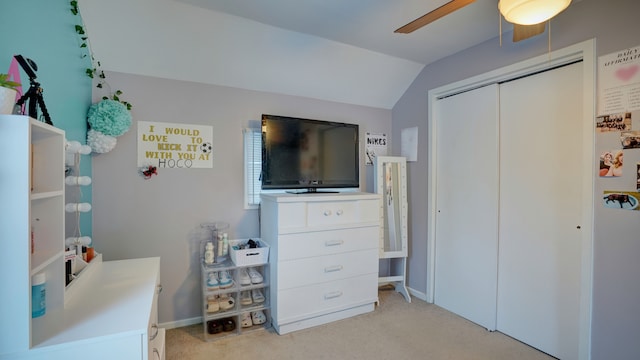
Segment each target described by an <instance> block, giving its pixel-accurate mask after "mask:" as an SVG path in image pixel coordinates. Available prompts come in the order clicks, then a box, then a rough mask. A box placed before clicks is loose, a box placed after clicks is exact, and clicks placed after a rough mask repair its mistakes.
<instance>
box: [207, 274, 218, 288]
mask: <svg viewBox="0 0 640 360" xmlns="http://www.w3.org/2000/svg"><path fill="white" fill-rule="evenodd" d="M219 285H220V284H219V283H218V274H216V273H215V271H213V272H210V273H209V274H207V289H209V290H217V289H218V288H219Z"/></svg>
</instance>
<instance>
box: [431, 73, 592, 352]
mask: <svg viewBox="0 0 640 360" xmlns="http://www.w3.org/2000/svg"><path fill="white" fill-rule="evenodd" d="M582 66H583V65H582V63H581V62H580V63H575V64H572V65H568V66H564V67H561V68H557V69H554V70H550V71H545V72H542V73H539V74H536V75H531V76H527V77H524V78H521V79H517V80H514V81H511V82H507V83H504V84H501V86H500V134H501V135H500V205H499V208H500V227H499V234H500V239H499V257H498V258H499V260H498V261H499V265H498V269H499V271H498V317H497V329H498V330H499V331H501V332H503V333H505V334H508V335H510V336H512V337H514V338H516V339H519V340H521V341H523V342H525V343H527V344H529V345H531V346H533V347H535V348H538V349H540V350H542V351H544V352H546V353H549V354H551V355H553V356H555V357H558V358H561V359H565V360H566V359H576V358H577V356H578V344H579V324H580V319H579V307H580V306H579V304H580V281H581V273H580V270H581V262H580V261H581V256H582V249H581V234H580V231H581V230H579V225H580V223H581V221H582V220H581V219H582V211H583V210H582V209H583V208H584V207H583V205H582V195H581V194H582V192H581V191H582V181H586V180H585V179H582V177H581V174H582V173H581V169H582V166H583V157H582V150H583V144H582V139H583V136H582V131H583V128H582V122H583V120H582V119H583V117H582V109H583V106H582V99H583V90H582ZM439 245H440V239H438V246H439Z"/></svg>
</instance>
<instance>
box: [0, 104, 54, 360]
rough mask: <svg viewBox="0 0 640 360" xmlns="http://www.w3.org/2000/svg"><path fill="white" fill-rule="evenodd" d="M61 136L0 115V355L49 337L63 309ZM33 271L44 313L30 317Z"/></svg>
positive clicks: (22, 119) (18, 118)
mask: <svg viewBox="0 0 640 360" xmlns="http://www.w3.org/2000/svg"><path fill="white" fill-rule="evenodd" d="M64 136H65V134H64V131H62V130H60V129H57V128H55V127H53V126H49V125H46V124H45V123H42V122H39V121H37V120H34V119H31V118H29V117H27V116H18V115H1V116H0V153H2V154H3V158H4V164H3V165H2V166H0V179H1V180H0V182H1V183H2V185H1V186H0V199H2V216H0V228H1V229H2V236H1V238H2V252H0V287H1V288H2V289H3V294H4V295H3V296H2V306H0V319H2V321H0V354H6V353H12V352H21V351H26V350H28V349H29V348H31V347H32V346H38V345H39V344H40V343H42V342H43V341H44V340H45V339H47V338H48V337H50V336H52V334H54V333H55V331H56V327H57V324H56V323H55V322H54V321H53V320H52V319H53V316H52V314H56V313H58V312H60V311H62V309H63V307H64V288H65V283H64V146H65V137H64ZM32 230H33V248H32V247H31V245H30V244H31V241H32V240H31V232H32ZM32 250H33V251H32ZM38 273H44V274H45V276H46V285H45V290H46V314H45V315H44V316H41V317H38V318H34V319H32V318H31V278H32V276H33V275H35V274H38Z"/></svg>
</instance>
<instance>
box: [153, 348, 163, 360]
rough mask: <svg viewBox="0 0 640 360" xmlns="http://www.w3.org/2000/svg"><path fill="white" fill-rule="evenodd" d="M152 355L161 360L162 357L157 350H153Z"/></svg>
mask: <svg viewBox="0 0 640 360" xmlns="http://www.w3.org/2000/svg"><path fill="white" fill-rule="evenodd" d="M153 353H154V354H156V356H157V357H158V360H160V359H162V356H160V351H158V349H156V348H153Z"/></svg>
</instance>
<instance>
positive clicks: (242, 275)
mask: <svg viewBox="0 0 640 360" xmlns="http://www.w3.org/2000/svg"><path fill="white" fill-rule="evenodd" d="M238 280H239V281H240V285H251V278H250V277H249V273H247V269H245V268H241V269H238Z"/></svg>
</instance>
